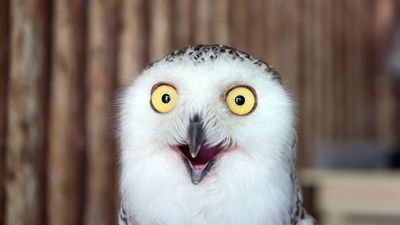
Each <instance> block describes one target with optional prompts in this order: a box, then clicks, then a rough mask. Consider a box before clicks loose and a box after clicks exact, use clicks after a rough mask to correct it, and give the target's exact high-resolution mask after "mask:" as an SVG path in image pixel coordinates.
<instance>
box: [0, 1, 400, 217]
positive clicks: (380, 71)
mask: <svg viewBox="0 0 400 225" xmlns="http://www.w3.org/2000/svg"><path fill="white" fill-rule="evenodd" d="M399 7H400V3H399V1H397V0H351V1H348V0H337V1H334V2H333V1H329V0H299V1H293V0H249V1H244V0H217V1H212V0H204V1H203V0H195V1H192V0H151V1H146V0H105V1H100V0H91V1H78V0H70V1H61V0H56V1H50V0H30V1H27V0H12V1H11V0H3V1H0V148H1V149H0V150H1V151H0V224H10V225H11V224H27V223H28V222H27V221H29V224H44V225H46V224H49V225H50V224H59V225H69V224H71V225H72V224H74V225H79V224H99V225H101V224H112V223H114V220H115V215H116V208H117V207H118V201H119V199H118V182H117V179H118V172H117V171H118V166H117V164H118V160H117V158H116V157H117V155H116V154H117V150H116V149H117V148H118V147H117V146H115V143H114V138H115V136H116V135H115V127H112V126H111V124H112V123H115V121H113V120H115V115H114V114H115V109H113V107H114V106H115V105H116V104H117V103H116V102H117V101H116V99H117V96H118V94H119V93H120V91H121V90H122V89H124V87H125V86H127V85H129V84H130V83H131V82H132V81H133V79H134V78H135V77H136V76H137V75H138V74H139V73H140V71H141V70H142V69H143V68H144V67H145V65H146V64H148V63H149V62H150V61H153V60H155V59H159V58H160V57H162V56H164V55H165V54H168V53H169V52H170V51H171V50H173V49H174V48H175V49H176V48H181V47H184V46H188V45H193V44H198V43H203V44H207V43H219V44H227V45H232V46H233V47H236V48H238V49H241V50H244V51H247V52H249V53H250V54H251V55H254V56H256V57H259V58H261V59H262V60H264V61H267V62H268V63H269V64H271V66H273V67H275V68H276V69H277V70H278V71H279V72H280V73H281V75H282V79H283V84H284V86H285V88H286V89H287V90H288V91H289V92H290V95H291V96H293V98H294V99H295V101H296V102H297V106H296V110H297V114H296V117H297V121H298V132H299V133H298V151H299V153H298V159H299V166H301V167H303V166H309V165H311V164H312V158H313V156H314V151H316V150H318V149H323V146H324V144H328V145H329V143H341V142H346V141H354V140H361V141H362V140H378V141H381V142H382V143H384V144H385V146H390V144H391V143H393V142H394V141H395V140H396V138H397V137H396V136H395V134H394V133H395V132H393V131H394V130H395V125H394V121H395V120H394V117H395V110H396V107H395V104H396V102H398V101H399V100H398V99H396V97H395V96H394V93H393V92H391V88H393V82H392V81H391V79H390V77H389V76H388V75H387V74H386V71H385V60H386V56H385V54H386V52H387V51H386V49H387V48H388V45H387V41H388V40H389V35H390V32H391V29H392V28H393V26H394V21H396V18H397V19H398V18H399V16H400V11H399V10H398V9H399ZM397 98H398V97H397ZM397 110H398V109H397ZM110 120H111V122H110ZM321 146H322V147H321ZM5 181H6V182H5ZM6 189H7V192H6V193H5V190H6ZM32 193H37V194H32ZM28 196H33V197H32V198H31V197H29V198H28ZM11 199H12V201H11ZM27 209H29V210H27ZM5 214H6V215H5Z"/></svg>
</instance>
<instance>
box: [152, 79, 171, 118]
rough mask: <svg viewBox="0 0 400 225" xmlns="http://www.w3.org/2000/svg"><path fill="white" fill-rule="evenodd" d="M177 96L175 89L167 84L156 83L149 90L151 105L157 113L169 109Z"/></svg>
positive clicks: (165, 111)
mask: <svg viewBox="0 0 400 225" xmlns="http://www.w3.org/2000/svg"><path fill="white" fill-rule="evenodd" d="M177 97H178V92H177V91H176V89H175V88H174V87H173V86H172V85H169V84H164V83H162V84H156V85H154V86H153V88H152V92H151V100H150V104H151V107H152V108H153V109H154V110H155V111H156V112H159V113H167V112H169V111H171V110H172V109H173V108H174V106H175V104H176V99H177Z"/></svg>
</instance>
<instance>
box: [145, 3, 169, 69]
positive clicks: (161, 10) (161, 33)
mask: <svg viewBox="0 0 400 225" xmlns="http://www.w3.org/2000/svg"><path fill="white" fill-rule="evenodd" d="M150 3H151V4H150V10H151V12H150V18H151V20H150V22H151V23H150V37H149V39H150V44H149V47H150V61H154V60H157V59H159V58H161V57H163V56H164V55H166V54H168V53H169V52H170V51H171V50H172V30H173V27H172V15H171V13H172V7H171V6H172V4H171V3H172V1H171V0H151V1H150Z"/></svg>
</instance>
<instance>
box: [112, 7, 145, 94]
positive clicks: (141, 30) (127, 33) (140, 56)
mask: <svg viewBox="0 0 400 225" xmlns="http://www.w3.org/2000/svg"><path fill="white" fill-rule="evenodd" d="M121 11H122V12H121V15H122V18H121V20H122V24H121V25H122V27H121V37H120V45H119V57H118V58H119V65H118V84H119V86H125V85H128V84H129V83H130V82H131V81H132V79H133V78H134V77H135V75H137V73H139V72H140V71H141V70H142V69H143V67H144V66H145V64H146V63H147V62H148V54H147V48H148V44H149V43H148V40H147V39H148V35H147V34H148V31H147V29H146V24H147V23H146V22H147V21H146V16H147V13H146V12H147V1H145V0H121Z"/></svg>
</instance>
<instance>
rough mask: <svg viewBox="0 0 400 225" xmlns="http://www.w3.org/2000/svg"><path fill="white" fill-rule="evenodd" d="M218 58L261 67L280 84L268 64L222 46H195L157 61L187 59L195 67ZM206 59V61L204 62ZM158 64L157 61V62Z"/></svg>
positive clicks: (277, 74) (279, 78)
mask: <svg viewBox="0 0 400 225" xmlns="http://www.w3.org/2000/svg"><path fill="white" fill-rule="evenodd" d="M219 57H225V58H230V59H231V60H233V61H237V60H238V61H240V62H243V61H245V60H247V61H249V62H250V63H252V64H254V65H255V66H258V67H261V69H262V70H264V71H266V72H267V73H268V74H270V75H271V76H272V79H273V80H278V82H280V83H281V77H280V75H279V73H278V72H277V71H276V70H275V69H274V68H272V67H271V66H270V65H269V64H268V63H266V62H264V61H262V60H260V59H255V58H253V57H252V56H251V55H250V54H248V53H246V52H242V51H240V50H237V49H235V48H232V47H228V46H224V45H196V46H192V47H186V48H181V49H179V50H176V51H173V52H172V53H170V54H169V55H167V56H166V57H165V58H163V59H161V60H159V61H162V60H165V61H166V62H169V63H172V62H174V61H175V60H176V59H178V60H179V61H182V60H183V59H184V58H187V59H188V60H189V61H192V62H193V63H194V64H195V65H198V64H200V63H205V62H214V61H215V60H216V59H218V58H219ZM206 59H208V60H206ZM157 62H158V61H157ZM157 62H154V63H152V64H150V65H148V66H147V67H146V69H148V68H150V67H152V66H153V65H154V64H156V63H157Z"/></svg>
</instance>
